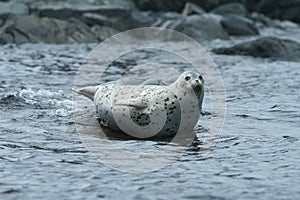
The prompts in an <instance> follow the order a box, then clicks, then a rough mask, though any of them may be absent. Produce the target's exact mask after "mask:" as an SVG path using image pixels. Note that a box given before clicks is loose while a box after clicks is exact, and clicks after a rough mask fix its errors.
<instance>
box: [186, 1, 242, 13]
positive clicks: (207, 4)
mask: <svg viewBox="0 0 300 200" xmlns="http://www.w3.org/2000/svg"><path fill="white" fill-rule="evenodd" d="M189 1H190V2H192V3H195V4H197V5H199V6H200V7H202V8H204V9H205V10H206V11H210V10H212V9H214V8H216V7H218V6H221V5H224V4H228V3H240V4H243V5H246V3H247V0H189Z"/></svg>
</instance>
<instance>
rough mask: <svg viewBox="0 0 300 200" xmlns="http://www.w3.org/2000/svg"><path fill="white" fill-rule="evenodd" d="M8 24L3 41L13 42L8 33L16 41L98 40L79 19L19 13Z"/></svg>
mask: <svg viewBox="0 0 300 200" xmlns="http://www.w3.org/2000/svg"><path fill="white" fill-rule="evenodd" d="M6 24H8V25H7V26H6V27H5V28H4V29H3V30H2V31H3V33H5V37H6V39H5V38H4V39H3V37H1V38H2V40H4V42H3V43H6V42H7V43H8V42H11V41H10V39H9V38H8V37H9V36H8V35H10V36H12V37H13V42H15V43H27V42H30V43H37V42H45V43H73V42H87V43H89V42H97V38H96V37H95V36H94V35H92V34H91V33H90V29H89V27H88V26H86V25H85V24H84V23H82V22H81V21H78V20H77V21H76V20H74V21H70V22H68V21H62V20H58V19H51V18H47V17H45V18H39V17H36V16H21V15H17V16H14V17H13V18H9V19H8V20H7V22H6Z"/></svg>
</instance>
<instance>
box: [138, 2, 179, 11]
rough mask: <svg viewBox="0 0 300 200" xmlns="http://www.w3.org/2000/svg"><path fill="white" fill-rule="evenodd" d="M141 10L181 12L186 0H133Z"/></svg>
mask: <svg viewBox="0 0 300 200" xmlns="http://www.w3.org/2000/svg"><path fill="white" fill-rule="evenodd" d="M133 1H134V3H135V5H136V7H137V8H138V9H139V10H144V11H145V10H151V11H176V12H181V11H182V9H183V8H184V4H185V1H182V0H163V1H162V0H133Z"/></svg>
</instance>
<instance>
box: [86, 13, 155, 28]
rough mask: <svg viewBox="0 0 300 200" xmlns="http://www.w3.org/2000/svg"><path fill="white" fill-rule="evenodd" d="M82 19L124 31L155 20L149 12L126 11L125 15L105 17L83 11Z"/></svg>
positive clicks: (88, 22)
mask: <svg viewBox="0 0 300 200" xmlns="http://www.w3.org/2000/svg"><path fill="white" fill-rule="evenodd" d="M82 20H83V21H84V22H85V23H86V24H88V25H90V26H93V25H100V26H107V27H111V28H113V29H115V30H119V31H125V30H128V29H133V28H138V27H145V26H150V25H151V24H153V23H154V22H155V20H156V18H155V17H154V16H152V15H151V13H149V12H136V11H132V12H128V13H127V14H126V15H121V16H118V15H116V16H114V17H107V16H105V15H101V14H96V13H85V14H83V16H82Z"/></svg>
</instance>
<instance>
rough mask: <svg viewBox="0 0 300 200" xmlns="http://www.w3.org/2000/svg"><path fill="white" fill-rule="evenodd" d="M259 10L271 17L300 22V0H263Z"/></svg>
mask: <svg viewBox="0 0 300 200" xmlns="http://www.w3.org/2000/svg"><path fill="white" fill-rule="evenodd" d="M258 12H261V13H264V14H265V15H267V16H269V17H271V18H277V19H282V20H291V21H294V22H297V23H300V15H299V13H300V0H288V1H278V0H262V1H261V2H260V4H259V7H258Z"/></svg>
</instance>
